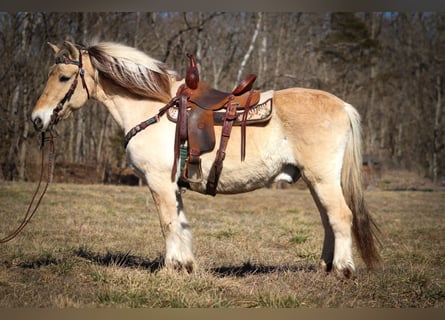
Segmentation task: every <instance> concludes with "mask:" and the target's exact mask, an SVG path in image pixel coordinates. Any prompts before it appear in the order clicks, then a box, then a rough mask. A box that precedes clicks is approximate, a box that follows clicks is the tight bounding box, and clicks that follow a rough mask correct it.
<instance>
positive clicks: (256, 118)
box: [167, 90, 274, 126]
mask: <svg viewBox="0 0 445 320" xmlns="http://www.w3.org/2000/svg"><path fill="white" fill-rule="evenodd" d="M273 94H274V91H273V90H270V91H265V92H261V94H260V100H259V102H258V104H256V105H255V106H253V107H251V108H250V110H249V111H248V113H247V118H246V125H260V124H265V123H267V122H268V121H269V120H270V118H272V107H273V99H272V98H273ZM178 113H179V110H178V106H177V105H175V106H173V107H171V108H170V109H168V110H167V118H168V119H169V120H170V121H172V122H174V123H176V122H177V121H178ZM243 113H244V110H237V111H236V120H235V121H234V123H233V125H235V126H240V125H241V124H242V118H243ZM225 114H226V109H225V108H222V109H219V110H215V111H213V120H214V124H215V125H219V126H222V125H223V123H224V116H225Z"/></svg>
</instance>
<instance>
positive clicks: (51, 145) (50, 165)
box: [0, 131, 54, 243]
mask: <svg viewBox="0 0 445 320" xmlns="http://www.w3.org/2000/svg"><path fill="white" fill-rule="evenodd" d="M45 141H49V149H48V154H49V157H48V173H47V174H48V176H47V181H46V184H45V186H44V188H43V191H42V193H41V194H40V196H39V198H38V199H37V202H36V204H35V206H34V208H33V204H34V202H35V200H36V198H37V194H38V193H39V190H40V186H41V184H42V181H43V173H44V171H45V170H44V162H45V148H44V144H45ZM40 149H41V165H40V180H39V184H38V185H37V188H36V191H35V192H34V195H33V196H32V199H31V202H30V203H29V206H28V210H27V211H26V214H25V217H24V218H23V220H22V222H21V223H20V225H19V226H18V227H17V228H16V229H15V230H14V231H13V232H11V233H10V234H9V235H8V236H6V237H4V238H2V239H0V243H6V242H8V241H11V240H12V239H14V238H15V237H16V236H17V235H18V234H19V233H20V232H21V231H22V230H23V228H25V226H26V225H27V224H28V222H29V221H30V220H31V218H32V217H33V216H34V215H35V213H36V212H37V209H38V208H39V206H40V203H41V201H42V199H43V196H44V195H45V193H46V190H47V189H48V185H49V183H50V181H51V175H52V170H53V165H54V161H53V160H54V159H53V158H54V136H53V133H52V132H51V131H50V136H49V137H48V138H47V137H45V133H44V132H42V143H41V145H40Z"/></svg>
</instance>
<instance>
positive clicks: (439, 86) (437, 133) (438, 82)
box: [432, 75, 442, 183]
mask: <svg viewBox="0 0 445 320" xmlns="http://www.w3.org/2000/svg"><path fill="white" fill-rule="evenodd" d="M436 90H437V102H436V113H435V117H434V143H433V163H432V171H433V182H434V183H437V172H438V170H439V169H438V162H437V154H438V153H439V151H440V149H441V144H442V142H441V141H440V127H441V126H440V124H441V123H440V122H441V121H440V120H441V118H442V94H441V90H442V81H441V77H440V75H437V76H436Z"/></svg>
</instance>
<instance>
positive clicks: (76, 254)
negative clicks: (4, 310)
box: [0, 182, 445, 308]
mask: <svg viewBox="0 0 445 320" xmlns="http://www.w3.org/2000/svg"><path fill="white" fill-rule="evenodd" d="M34 188H35V184H29V183H5V182H3V183H0V203H1V206H0V221H1V224H0V225H1V230H0V236H1V237H3V236H5V235H6V234H7V233H8V232H10V231H12V229H13V227H14V226H16V225H17V224H18V223H19V222H20V220H21V219H22V217H23V214H24V211H25V209H26V207H27V204H28V202H29V200H30V197H31V194H32V192H33V191H34ZM366 196H367V200H368V204H369V206H370V208H371V210H372V212H373V213H374V214H375V217H376V220H377V222H378V223H379V224H380V227H381V229H382V231H383V234H382V238H381V240H382V242H383V247H382V249H381V253H382V256H383V264H382V266H380V267H379V268H378V269H377V270H374V271H371V272H370V271H367V270H366V269H365V268H364V264H363V263H362V261H361V260H360V258H359V257H358V255H357V254H355V257H356V262H357V269H358V270H357V275H356V277H355V278H354V279H352V280H342V279H338V278H336V277H335V276H334V275H332V274H325V273H323V272H321V271H317V270H316V269H315V266H316V264H317V262H318V258H319V255H320V252H321V245H322V237H323V232H322V227H321V223H320V218H319V215H318V212H317V210H316V207H315V205H314V203H313V201H312V198H311V197H310V195H309V192H308V191H306V190H291V189H286V190H272V189H262V190H258V191H255V192H252V193H247V194H241V195H236V196H216V197H215V198H212V197H207V196H202V195H199V194H195V193H192V192H186V193H185V194H184V202H185V206H186V213H187V217H188V219H189V221H190V222H191V224H192V228H193V235H194V240H195V242H194V247H195V254H196V259H197V263H198V265H199V268H198V270H196V271H195V272H194V273H192V274H185V273H177V272H171V271H168V270H165V269H162V256H163V252H164V241H163V238H162V235H161V230H160V227H159V221H158V218H157V214H156V210H155V207H154V204H153V201H152V199H151V197H148V192H147V189H146V187H125V186H104V185H75V184H57V183H54V184H51V185H50V188H49V191H48V193H47V195H46V197H45V199H44V201H43V203H42V205H41V207H40V208H39V211H38V212H37V214H36V216H35V217H34V219H33V220H32V221H31V223H30V224H29V225H28V226H27V227H26V228H25V229H24V231H23V232H22V233H21V234H20V235H19V236H18V237H17V238H16V239H14V240H12V241H11V242H9V243H7V244H3V245H0V307H62V308H63V307H75V308H77V307H103V306H113V307H339V306H342V307H421V308H423V307H441V308H443V307H445V232H444V231H445V216H444V215H445V193H444V192H439V191H433V192H419V191H398V192H394V191H382V190H381V189H377V188H375V189H373V190H370V191H367V194H366Z"/></svg>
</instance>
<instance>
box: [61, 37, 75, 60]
mask: <svg viewBox="0 0 445 320" xmlns="http://www.w3.org/2000/svg"><path fill="white" fill-rule="evenodd" d="M63 45H64V46H65V48H66V49H67V50H68V53H69V57H68V58H70V59H71V60H79V50H77V48H76V46H75V45H74V44H73V43H71V42H69V41H64V42H63Z"/></svg>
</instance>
